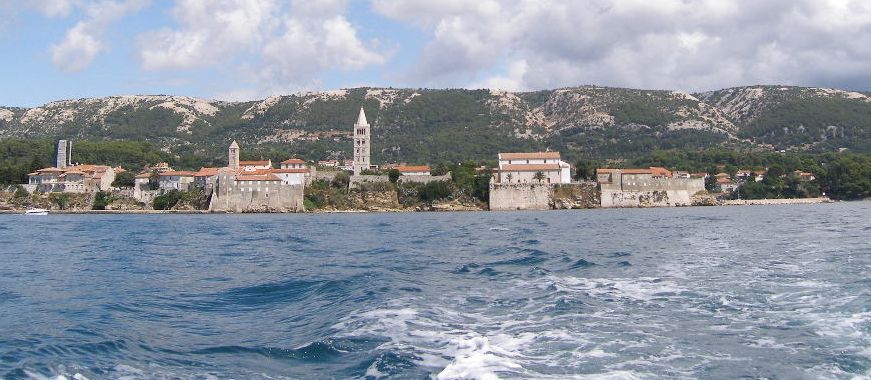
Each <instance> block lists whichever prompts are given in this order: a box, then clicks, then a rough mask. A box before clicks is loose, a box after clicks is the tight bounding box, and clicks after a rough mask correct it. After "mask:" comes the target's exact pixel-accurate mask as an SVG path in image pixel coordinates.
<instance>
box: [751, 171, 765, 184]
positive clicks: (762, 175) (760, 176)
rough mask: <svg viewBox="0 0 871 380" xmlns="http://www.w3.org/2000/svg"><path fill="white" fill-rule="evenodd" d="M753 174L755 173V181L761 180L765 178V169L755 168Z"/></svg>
mask: <svg viewBox="0 0 871 380" xmlns="http://www.w3.org/2000/svg"><path fill="white" fill-rule="evenodd" d="M753 174H756V182H762V180H763V179H765V174H766V171H765V170H757V171H755V172H753Z"/></svg>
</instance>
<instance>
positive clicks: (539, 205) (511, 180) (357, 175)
mask: <svg viewBox="0 0 871 380" xmlns="http://www.w3.org/2000/svg"><path fill="white" fill-rule="evenodd" d="M371 141H372V128H371V126H370V124H369V122H368V121H367V118H366V113H365V111H364V110H363V108H360V111H359V114H358V117H357V121H356V122H355V123H354V125H353V147H352V152H353V160H351V161H339V160H319V161H307V160H305V159H303V158H300V157H290V158H288V159H286V160H284V161H282V162H279V163H278V164H277V167H276V165H275V164H274V163H273V162H272V160H270V159H265V160H241V159H240V157H241V153H242V152H241V147H240V145H239V144H238V143H237V142H236V141H232V142H231V143H230V145H229V147H228V150H227V165H226V166H224V167H201V168H200V169H199V170H196V171H185V170H174V169H173V168H172V167H171V166H170V165H169V164H167V163H165V162H161V163H154V164H153V165H150V166H146V167H145V168H143V169H142V171H141V172H138V173H134V172H130V171H128V170H126V169H124V168H122V167H120V166H118V167H112V166H111V165H101V164H95V163H74V161H73V142H72V141H70V140H60V141H58V144H57V154H56V162H55V165H54V166H52V167H46V168H42V169H38V170H36V171H34V172H32V173H29V174H28V182H27V183H24V184H20V185H18V186H15V187H13V188H11V189H8V190H9V191H6V192H4V193H5V194H8V195H7V196H5V197H3V198H0V211H2V210H7V211H8V210H15V211H18V210H21V209H26V208H33V207H39V208H45V209H51V210H63V211H72V212H83V211H85V210H115V211H126V212H147V211H149V210H164V211H175V212H184V211H188V212H198V211H199V212H304V211H428V210H433V211H436V210H444V211H451V210H456V211H459V210H494V211H498V210H549V209H580V208H598V207H603V208H619V207H677V206H714V205H725V204H765V203H772V204H776V203H810V202H827V201H828V198H826V197H825V196H824V194H811V195H814V196H812V197H805V198H803V199H791V200H784V199H779V200H754V201H749V200H744V201H742V200H740V199H734V198H735V195H737V194H738V192H739V190H740V189H741V187H742V186H745V185H749V186H753V185H755V184H757V183H759V182H762V181H764V179H765V178H766V176H777V177H785V176H786V175H787V174H789V175H790V177H791V178H797V179H798V180H799V181H801V182H803V183H807V184H811V183H813V181H815V179H816V178H815V175H814V174H813V173H807V172H803V171H796V172H795V173H780V172H772V171H771V170H768V169H767V168H766V169H756V170H751V169H739V170H736V171H735V172H734V173H733V174H730V173H727V172H725V168H724V166H720V167H719V168H718V169H722V170H724V171H721V172H718V173H708V172H698V173H690V172H686V171H677V170H675V171H672V170H669V169H667V168H664V167H646V168H620V167H617V168H591V167H583V168H582V167H573V166H572V165H571V164H569V163H567V162H566V161H564V160H563V159H562V157H561V155H560V153H559V152H554V151H544V152H508V153H499V154H498V155H497V157H496V162H497V164H496V165H495V166H493V167H489V166H486V165H484V166H476V167H472V168H468V167H462V166H457V168H458V171H456V172H450V171H448V172H438V171H436V170H433V169H432V168H431V167H430V166H429V165H425V164H407V163H384V164H375V163H373V162H372V161H371V148H372V147H371ZM459 169H462V172H459ZM459 184H464V185H465V186H460V185H459ZM808 187H809V188H812V187H813V186H808ZM0 194H3V193H0ZM0 196H2V195H0Z"/></svg>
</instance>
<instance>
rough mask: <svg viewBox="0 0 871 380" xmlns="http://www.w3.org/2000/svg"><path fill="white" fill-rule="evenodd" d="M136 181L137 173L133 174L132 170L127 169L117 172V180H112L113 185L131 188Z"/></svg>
mask: <svg viewBox="0 0 871 380" xmlns="http://www.w3.org/2000/svg"><path fill="white" fill-rule="evenodd" d="M135 182H136V174H133V172H131V171H125V172H121V173H118V174H115V180H114V181H112V186H114V187H126V188H131V187H133V185H134V183H135Z"/></svg>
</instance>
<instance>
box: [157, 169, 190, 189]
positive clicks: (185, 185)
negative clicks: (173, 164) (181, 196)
mask: <svg viewBox="0 0 871 380" xmlns="http://www.w3.org/2000/svg"><path fill="white" fill-rule="evenodd" d="M194 174H196V173H195V172H190V171H166V172H163V173H160V174H159V176H160V177H159V178H160V190H164V191H168V190H181V191H186V190H188V189H189V188H190V187H191V185H192V184H193V183H194Z"/></svg>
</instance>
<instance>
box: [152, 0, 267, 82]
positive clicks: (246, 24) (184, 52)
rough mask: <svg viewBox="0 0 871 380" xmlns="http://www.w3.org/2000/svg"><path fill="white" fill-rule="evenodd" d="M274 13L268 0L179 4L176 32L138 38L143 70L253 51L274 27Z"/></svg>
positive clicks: (192, 64)
mask: <svg viewBox="0 0 871 380" xmlns="http://www.w3.org/2000/svg"><path fill="white" fill-rule="evenodd" d="M278 9H279V4H278V3H277V1H272V0H179V1H178V2H177V3H176V6H175V7H174V8H173V10H172V15H173V17H174V18H175V19H176V21H177V22H178V23H179V24H180V26H181V27H180V28H178V29H170V28H166V29H162V30H158V31H155V32H150V33H146V34H143V35H141V36H140V37H139V43H140V46H141V51H140V58H141V61H142V66H143V67H144V68H145V69H148V70H158V69H172V68H176V69H177V68H192V67H198V66H205V65H208V64H211V63H222V62H227V61H229V60H230V58H232V56H233V55H235V54H239V53H251V52H253V51H254V50H255V49H256V47H257V46H258V45H259V44H261V43H262V42H263V41H264V39H265V38H266V37H267V36H268V35H269V34H271V33H272V32H273V30H274V29H275V26H276V23H275V20H274V19H273V17H274V14H275V13H276V11H277V10H278Z"/></svg>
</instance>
